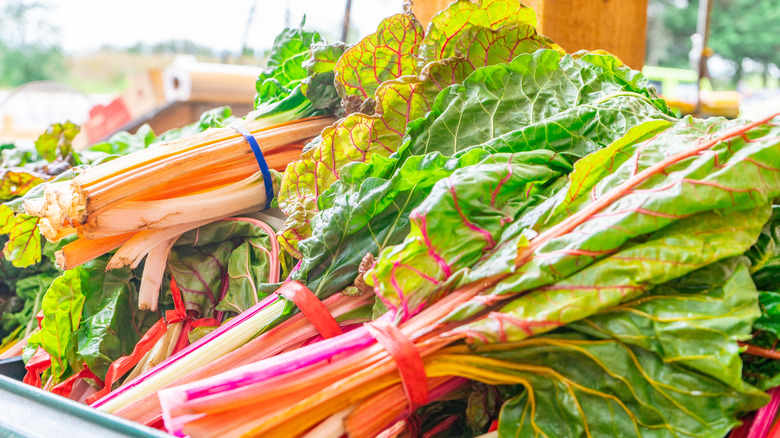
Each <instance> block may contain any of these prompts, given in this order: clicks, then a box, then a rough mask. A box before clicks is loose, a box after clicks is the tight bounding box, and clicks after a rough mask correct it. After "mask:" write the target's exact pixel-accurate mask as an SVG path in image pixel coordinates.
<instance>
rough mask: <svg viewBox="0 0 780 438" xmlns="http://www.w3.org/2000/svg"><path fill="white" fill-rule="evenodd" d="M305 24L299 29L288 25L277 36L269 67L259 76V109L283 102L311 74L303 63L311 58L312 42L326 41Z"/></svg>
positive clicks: (257, 85) (257, 101)
mask: <svg viewBox="0 0 780 438" xmlns="http://www.w3.org/2000/svg"><path fill="white" fill-rule="evenodd" d="M303 24H304V23H303V22H302V23H301V26H300V27H299V28H298V29H291V28H285V29H284V30H283V31H282V32H281V33H280V34H279V35H277V36H276V39H274V45H273V47H272V49H271V54H270V56H269V57H268V67H267V68H266V69H265V71H263V73H261V74H260V76H259V77H258V78H257V83H256V88H257V95H256V96H255V109H257V108H258V107H260V105H261V104H268V103H273V102H278V101H281V100H282V99H284V98H285V97H287V96H289V95H290V94H292V91H293V90H294V89H295V87H297V86H298V85H299V84H300V83H301V81H302V80H304V79H305V78H306V77H307V76H308V72H307V71H306V69H305V68H304V67H303V63H304V61H306V60H307V59H308V57H309V48H310V47H311V45H312V44H313V43H316V42H319V41H322V37H320V35H319V34H318V33H317V32H306V31H304V30H303Z"/></svg>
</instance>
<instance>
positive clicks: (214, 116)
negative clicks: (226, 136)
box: [136, 106, 235, 143]
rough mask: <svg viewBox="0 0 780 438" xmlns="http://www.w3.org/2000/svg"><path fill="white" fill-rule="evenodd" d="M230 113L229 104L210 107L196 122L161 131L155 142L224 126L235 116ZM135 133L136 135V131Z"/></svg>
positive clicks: (188, 135)
mask: <svg viewBox="0 0 780 438" xmlns="http://www.w3.org/2000/svg"><path fill="white" fill-rule="evenodd" d="M232 114H233V111H232V110H231V109H230V107H229V106H220V107H217V108H214V109H210V110H208V111H205V112H204V113H203V114H201V115H200V118H198V121H197V122H195V123H190V124H189V125H186V126H184V127H181V128H178V129H171V130H169V131H166V132H164V133H162V134H161V135H160V136H159V137H158V138H157V139H156V140H155V143H161V142H165V141H169V140H175V139H177V138H184V137H191V136H193V135H195V134H198V133H200V132H203V131H205V130H207V129H209V128H224V127H225V126H227V125H228V124H230V123H231V122H232V121H233V120H235V117H233V116H232ZM136 135H138V133H136Z"/></svg>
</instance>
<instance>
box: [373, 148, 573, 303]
mask: <svg viewBox="0 0 780 438" xmlns="http://www.w3.org/2000/svg"><path fill="white" fill-rule="evenodd" d="M570 170H571V165H570V164H569V163H568V162H567V161H566V160H565V159H564V158H563V157H562V156H560V155H556V154H555V153H554V152H552V151H549V150H539V151H533V152H520V153H517V154H511V155H510V154H496V155H491V156H488V157H487V158H486V159H484V160H483V161H482V162H480V163H479V164H477V165H474V166H469V167H466V168H462V169H458V170H456V171H455V172H453V174H452V175H450V176H449V177H447V178H444V179H442V180H439V181H438V182H437V183H436V184H435V185H434V187H433V189H432V191H431V193H430V194H429V195H428V196H427V198H426V199H425V200H424V201H423V202H422V203H421V204H420V205H419V206H418V207H417V208H415V209H414V210H413V211H412V213H411V215H410V217H409V218H410V221H411V231H410V232H409V235H408V236H407V237H406V239H405V240H404V242H403V243H402V244H400V245H397V246H394V247H390V248H387V249H386V250H384V251H383V252H381V253H380V254H379V257H378V259H377V262H376V263H375V264H374V266H373V268H372V269H371V271H370V273H369V275H368V278H367V283H368V284H369V285H372V286H374V287H375V288H376V289H377V290H380V291H381V292H382V293H381V295H380V297H381V298H382V299H383V300H384V301H385V303H388V305H389V308H390V309H391V310H394V311H396V310H398V312H397V314H398V315H400V316H402V317H405V316H409V315H411V314H414V313H417V312H416V311H415V310H414V309H415V308H416V307H418V306H420V305H423V304H425V303H422V302H417V301H414V302H410V301H409V300H408V299H406V298H405V295H407V293H406V292H405V291H414V294H413V295H414V296H415V297H426V296H428V295H429V294H430V293H431V292H433V290H435V289H437V288H438V286H439V285H440V283H442V282H444V281H446V280H448V279H449V277H450V276H451V275H452V274H453V273H455V272H457V271H458V270H460V269H461V268H463V267H468V266H471V265H472V264H474V263H476V262H477V261H479V259H480V258H481V257H482V254H483V253H484V252H485V251H488V250H490V249H492V247H493V245H494V244H495V242H496V240H497V239H498V237H499V235H500V233H501V231H502V229H503V228H504V226H505V225H506V224H507V223H511V222H515V221H516V220H518V218H519V217H520V216H521V215H522V214H523V212H525V211H527V210H528V209H529V208H530V207H532V206H534V205H537V204H539V203H540V202H541V201H544V200H545V199H547V195H548V194H549V193H548V192H549V191H550V188H551V186H552V187H553V188H554V187H556V186H555V182H556V181H557V179H558V177H559V176H561V175H566V174H567V173H568V172H569V171H570ZM438 230H447V232H446V233H441V232H437V231H438ZM399 303H401V305H402V307H403V309H398V308H397V307H396V306H397V305H398V304H399ZM408 306H411V307H412V309H409V307H408ZM410 310H411V313H410Z"/></svg>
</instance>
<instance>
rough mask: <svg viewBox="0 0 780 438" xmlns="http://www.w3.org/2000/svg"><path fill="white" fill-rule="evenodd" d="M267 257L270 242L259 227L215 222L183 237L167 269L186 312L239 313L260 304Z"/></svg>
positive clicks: (207, 314)
mask: <svg viewBox="0 0 780 438" xmlns="http://www.w3.org/2000/svg"><path fill="white" fill-rule="evenodd" d="M270 254H271V253H270V238H269V237H268V235H267V234H266V233H265V231H263V230H262V229H261V228H259V227H256V226H254V225H252V224H250V223H247V222H215V223H212V224H209V225H206V226H204V227H201V228H199V229H197V230H193V231H190V232H188V233H185V234H184V235H182V237H180V238H179V239H178V240H177V241H176V244H175V245H174V247H173V249H172V251H171V257H170V259H169V261H168V267H167V270H168V272H169V273H170V275H171V276H172V277H173V279H175V280H176V284H177V285H178V287H179V290H181V293H182V298H183V299H184V305H185V307H186V308H187V310H192V311H195V312H196V314H197V315H200V316H204V317H206V316H213V312H214V311H215V310H217V311H230V312H236V313H240V312H242V311H244V310H246V309H248V308H249V307H251V306H253V305H254V304H256V303H257V302H258V300H259V298H258V288H257V285H259V284H263V283H267V282H268V279H269V269H270ZM164 289H165V290H168V288H167V287H166V288H164Z"/></svg>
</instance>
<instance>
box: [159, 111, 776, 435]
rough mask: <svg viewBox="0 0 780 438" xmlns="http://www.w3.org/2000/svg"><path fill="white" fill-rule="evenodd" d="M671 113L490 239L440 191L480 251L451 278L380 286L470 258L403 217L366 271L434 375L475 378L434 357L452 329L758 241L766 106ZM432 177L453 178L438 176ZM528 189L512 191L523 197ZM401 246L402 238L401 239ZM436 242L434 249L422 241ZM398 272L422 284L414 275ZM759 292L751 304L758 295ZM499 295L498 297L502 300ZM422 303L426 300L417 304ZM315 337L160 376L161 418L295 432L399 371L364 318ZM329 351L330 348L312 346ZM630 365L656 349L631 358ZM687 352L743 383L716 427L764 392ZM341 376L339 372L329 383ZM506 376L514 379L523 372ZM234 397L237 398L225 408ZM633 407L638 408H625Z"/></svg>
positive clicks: (567, 320) (509, 336)
mask: <svg viewBox="0 0 780 438" xmlns="http://www.w3.org/2000/svg"><path fill="white" fill-rule="evenodd" d="M670 125H671V124H669V123H659V122H651V123H647V124H644V125H640V126H639V127H637V128H634V129H633V130H632V131H630V132H629V133H628V134H627V135H626V136H625V137H623V138H622V139H621V140H619V141H617V142H615V143H613V144H612V145H610V147H608V148H606V149H604V150H602V151H598V152H596V153H594V154H591V155H589V156H587V157H585V158H584V159H582V160H580V161H579V162H578V163H577V164H576V165H575V170H574V172H573V173H572V175H571V178H570V182H569V184H568V185H566V186H565V187H563V188H562V189H561V190H559V191H558V192H557V193H556V194H555V195H554V196H552V197H551V198H550V199H549V200H548V201H547V202H543V203H541V204H539V205H537V206H536V207H534V208H531V209H530V210H528V211H526V212H524V213H523V214H521V215H520V216H519V217H518V218H516V219H514V220H513V222H511V223H508V224H505V226H504V227H503V228H502V229H500V232H499V233H497V234H495V236H498V237H493V236H494V234H492V233H489V234H490V235H491V239H494V242H493V244H492V245H491V244H490V243H489V240H488V239H487V235H486V233H484V232H483V231H485V230H486V228H484V227H478V228H479V229H477V228H476V227H475V225H476V224H479V223H480V222H479V221H480V219H481V218H482V215H481V214H480V213H479V212H476V211H475V212H470V211H468V210H464V209H462V208H457V207H456V203H454V202H452V201H451V200H450V202H442V203H441V204H440V205H441V208H442V209H443V210H442V212H443V211H445V210H448V209H449V211H451V217H453V218H457V219H458V220H457V221H455V222H453V223H459V224H460V226H459V227H458V228H456V229H459V230H463V231H464V234H457V235H458V236H460V237H461V239H462V241H460V240H459V241H458V242H459V245H462V247H463V248H467V247H469V246H470V245H477V247H481V248H483V249H482V250H480V251H478V252H482V254H481V256H480V257H479V258H476V257H475V258H474V260H475V261H471V262H469V263H471V264H470V266H468V263H466V264H467V267H464V268H461V269H459V270H458V271H457V272H453V273H452V275H450V276H449V279H448V280H447V281H445V282H441V283H439V284H437V285H436V287H432V288H430V287H429V288H422V289H421V291H422V292H421V293H420V294H419V295H417V294H415V293H414V292H413V291H412V290H408V291H407V290H402V292H406V293H402V294H399V293H398V289H397V288H395V287H388V286H383V285H384V284H392V283H393V282H392V281H390V280H388V282H387V283H382V282H381V279H382V278H388V279H390V278H392V275H395V276H396V278H395V280H396V283H398V284H399V285H401V284H404V283H403V282H402V281H401V280H402V279H401V278H400V277H401V276H402V275H403V276H409V277H412V276H413V275H412V274H414V276H416V277H418V278H419V277H420V276H421V275H420V274H421V273H422V274H425V276H427V277H429V278H431V279H436V280H438V278H437V277H436V276H435V275H434V274H435V273H436V272H438V271H439V270H441V266H442V262H444V263H446V264H447V266H454V267H456V268H457V267H458V266H460V265H458V263H460V260H465V259H461V258H459V257H460V256H459V254H461V253H463V251H460V252H458V251H452V252H447V251H445V250H444V249H443V248H439V247H433V246H428V245H426V243H427V240H426V238H425V236H424V234H423V233H421V232H413V233H412V235H411V236H410V238H409V239H407V240H406V241H405V242H404V243H402V244H401V245H399V246H398V247H396V248H391V249H388V250H387V251H385V252H384V253H382V254H380V256H379V258H378V260H377V262H376V265H375V266H376V267H375V269H374V270H372V271H369V272H368V273H367V275H366V277H367V278H369V279H371V278H374V277H376V279H377V283H376V285H377V286H378V287H377V288H376V290H377V293H378V294H381V295H382V297H383V301H385V302H386V303H388V304H389V305H391V306H392V308H394V309H398V311H399V313H401V312H405V311H406V309H409V312H410V315H408V316H407V318H403V317H399V318H398V319H401V320H403V319H406V321H405V322H402V323H401V324H400V327H401V329H402V330H403V331H404V332H405V333H406V334H407V335H409V336H411V337H412V338H413V339H415V342H416V343H417V345H418V348H419V349H420V352H421V354H422V355H423V356H424V357H430V358H429V359H426V363H427V364H429V365H428V368H427V370H428V376H429V377H440V376H446V375H462V376H464V377H469V378H477V377H476V372H475V373H471V372H467V371H465V370H466V368H468V366H467V365H463V367H465V368H462V369H463V370H464V371H463V372H458V371H457V368H458V365H457V364H458V363H461V362H459V361H460V359H454V360H452V361H450V362H448V365H447V366H444V367H440V368H436V366H434V365H435V364H436V363H440V362H435V361H436V359H435V357H436V356H435V354H434V353H435V352H436V351H437V350H440V349H441V348H442V347H443V346H445V345H446V344H448V343H452V342H454V341H457V340H458V339H467V340H468V341H470V342H472V343H477V344H482V343H495V344H497V345H499V346H500V345H503V344H504V343H507V342H521V341H522V340H524V339H526V338H528V337H531V336H537V335H541V334H543V333H545V332H549V331H551V330H552V329H555V328H558V327H561V326H565V325H568V324H571V323H573V322H575V321H579V320H582V319H585V318H588V317H589V316H591V315H593V314H594V313H597V312H599V311H606V310H607V309H610V308H613V307H614V306H618V305H620V303H622V302H627V301H628V302H630V301H631V300H636V299H638V297H641V296H642V295H643V294H646V293H648V291H650V290H651V289H652V286H653V285H655V284H659V283H666V282H669V281H672V280H674V279H675V278H680V277H682V276H684V275H686V274H688V273H691V272H693V271H695V270H696V269H701V268H704V267H706V266H708V265H711V264H712V263H715V262H717V261H719V260H723V259H725V258H728V257H733V256H738V255H741V254H743V253H744V252H745V251H746V250H748V249H749V248H750V247H751V246H752V245H753V243H754V242H755V240H756V238H757V236H758V235H759V233H760V232H761V228H762V227H763V224H764V223H765V222H766V221H767V220H768V218H769V212H770V208H769V205H770V200H771V199H773V198H774V197H776V196H778V194H780V128H778V126H777V119H774V118H773V117H767V118H765V119H763V120H759V121H757V122H754V123H745V122H740V121H736V122H729V121H724V120H718V119H712V120H706V121H699V120H694V119H685V120H682V121H680V122H679V123H678V124H676V125H673V126H670ZM476 168H478V166H476V167H475V169H476ZM467 171H468V168H466V169H464V170H463V172H467ZM441 186H442V187H447V185H446V184H445V182H442V184H441ZM453 186H454V187H456V185H453ZM437 187H438V186H437ZM483 189H484V187H480V193H485V191H484V190H483ZM451 193H452V192H451ZM455 193H458V192H457V190H455ZM499 197H500V195H499ZM431 199H434V198H431ZM522 199H524V198H523V197H518V198H517V201H520V200H522ZM457 205H460V204H457ZM428 214H429V215H430V214H432V212H429V213H428ZM442 214H443V213H442ZM431 217H433V216H431ZM492 217H493V216H491V215H485V218H487V219H485V220H486V221H488V222H490V221H491V220H496V219H491V218H492ZM498 222H500V220H499V221H498ZM417 223H418V224H423V223H424V222H422V221H417ZM480 230H482V231H480ZM453 231H454V230H448V231H447V233H451V232H453ZM431 242H432V241H431ZM405 248H409V249H408V251H407V252H404V249H405ZM415 248H416V249H415ZM431 250H433V252H435V254H436V255H437V257H432V253H431ZM391 255H398V256H397V257H396V258H392V257H390V256H391ZM414 257H418V258H419V257H423V258H428V259H429V260H430V262H428V263H427V264H424V265H421V269H423V270H424V269H428V270H429V271H430V272H428V273H426V271H419V272H413V271H412V270H406V271H399V270H398V269H397V268H396V270H395V271H394V270H393V269H392V267H393V266H401V265H403V264H405V263H406V261H407V258H408V259H410V260H411V259H413V258H414ZM382 266H388V267H389V269H382V268H381V267H382ZM739 272H741V271H737V272H736V273H735V274H734V275H735V279H734V281H736V280H737V279H739V278H741V277H739V275H742V274H739ZM380 273H381V275H380ZM374 274H376V275H374ZM738 274H739V275H738ZM408 281H410V283H409V284H413V285H415V286H417V285H419V284H420V281H422V280H413V279H409V280H408ZM415 281H416V282H415ZM432 283H433V282H432ZM730 290H731V289H730ZM447 291H451V292H449V293H448V292H447ZM441 297H444V298H441ZM754 298H755V297H754ZM754 298H751V299H748V301H746V303H747V304H745V305H746V306H748V307H749V306H751V305H752V306H753V309H754V310H755V299H754ZM437 300H438V301H437ZM750 300H753V301H750ZM502 302H508V304H505V305H503V306H502ZM751 302H752V303H753V304H750V303H751ZM429 303H433V304H429ZM732 304H733V303H732ZM420 305H423V306H426V305H427V306H428V307H425V309H424V310H422V311H421V312H420V313H418V314H416V315H414V314H413V313H414V311H415V310H416V309H418V308H419V307H420ZM729 305H730V304H729ZM729 305H726V307H728V306H729ZM756 316H757V314H756V312H755V311H748V312H747V313H746V314H745V315H744V317H743V318H744V321H746V322H744V323H742V325H740V327H741V329H740V330H742V331H740V330H736V331H735V332H734V333H737V335H736V336H737V339H739V337H740V336H745V333H744V329H745V327H747V328H749V326H750V323H751V322H752V320H753V319H755V317H756ZM398 319H397V320H398ZM469 321H473V322H469ZM740 333H742V334H740ZM627 338H629V337H627ZM725 340H726V341H728V342H727V344H728V345H731V347H728V348H727V350H728V349H730V350H729V351H730V353H729V354H730V356H729V357H731V359H728V360H730V361H732V362H733V360H734V358H735V357H736V356H735V355H736V353H737V351H738V350H737V348H736V342H734V341H735V339H734V338H733V337H731V338H729V337H727V338H725ZM575 341H576V339H575V340H573V341H572V342H575ZM528 342H532V341H528ZM572 345H575V344H572ZM313 347H314V348H311V349H309V348H304V349H302V351H300V352H293V353H289V354H285V355H281V356H277V357H276V358H273V359H271V360H270V361H261V362H259V363H257V364H252V365H248V366H246V367H243V368H240V369H237V370H235V371H234V372H231V373H228V374H226V375H223V376H217V377H214V378H211V379H209V380H204V381H202V382H196V383H194V384H190V385H187V386H185V387H179V388H171V389H168V390H166V391H164V392H162V393H161V399H163V401H164V403H163V407H164V412H166V413H167V414H166V415H168V416H169V421H170V422H171V424H173V422H174V421H175V418H176V417H177V416H180V415H185V414H186V415H191V414H193V413H197V414H198V415H199V416H201V417H200V418H198V419H197V420H195V421H191V427H190V426H189V423H188V422H187V420H186V418H184V417H182V422H179V423H177V426H181V425H182V424H183V426H184V427H183V429H182V431H183V432H184V433H188V434H192V433H194V435H193V436H201V435H207V434H208V433H209V431H211V432H213V431H214V430H216V429H212V428H214V427H217V424H219V427H218V429H219V431H220V432H221V433H224V434H225V435H224V436H231V435H232V434H234V433H241V434H249V435H254V436H292V435H296V434H299V433H302V432H303V431H305V430H306V429H308V428H309V427H312V426H314V425H316V424H317V423H318V422H320V421H322V420H324V419H325V418H328V417H329V416H330V415H333V414H335V413H337V412H339V411H340V410H342V409H345V408H348V407H350V406H351V405H352V404H354V403H355V402H356V401H358V400H362V399H365V398H366V397H369V396H370V395H372V394H374V393H376V392H377V391H379V390H381V389H382V388H385V387H387V386H388V385H393V384H396V383H397V382H398V376H397V374H396V373H395V371H394V369H395V368H394V363H393V362H392V360H390V359H389V357H388V355H387V353H385V352H383V350H382V349H381V348H379V347H377V346H376V345H374V344H373V342H372V340H371V339H370V337H368V336H366V334H365V331H355V332H352V333H349V334H347V335H344V336H340V337H338V338H334V339H331V340H326V341H323V342H322V343H319V344H317V345H316V346H313ZM330 348H334V351H337V352H339V353H349V354H341V355H340V356H339V357H338V358H334V355H335V354H337V353H333V352H331V351H329V349H330ZM458 348H461V347H458ZM485 348H489V347H485ZM496 348H500V347H496ZM571 348H574V347H571ZM621 348H623V347H621ZM686 348H687V347H686ZM459 351H467V350H459ZM630 351H631V350H630V348H629V350H627V353H626V354H631V353H630ZM651 351H652V349H651ZM633 354H636V353H633ZM653 354H658V353H656V352H655V351H653ZM653 357H655V356H653ZM304 358H308V359H305V360H302V359H304ZM326 359H330V362H322V361H324V360H326ZM493 360H494V359H489V360H485V359H475V361H476V362H475V363H474V369H475V370H476V369H481V370H483V369H493V368H495V367H503V366H504V364H498V363H494V362H492V361H493ZM643 360H644V359H643ZM647 360H650V361H654V360H655V361H657V360H658V359H657V358H655V359H653V358H649V359H647ZM724 360H726V359H724ZM626 362H630V361H626ZM477 363H479V364H481V365H476V364H477ZM621 363H623V362H621ZM639 366H640V367H642V368H645V367H651V366H653V365H651V363H650V362H648V363H644V362H641V363H640V365H639ZM686 366H691V367H693V368H694V369H697V370H704V371H705V372H706V373H707V374H708V375H711V376H713V378H715V379H717V380H719V381H720V382H721V384H722V385H727V386H729V387H731V388H734V389H733V390H734V391H738V393H734V395H733V397H736V398H734V399H733V400H735V401H734V402H733V404H732V406H733V408H729V409H728V412H727V415H726V416H725V417H723V418H724V419H723V421H721V422H716V423H717V424H718V426H717V427H719V428H725V430H728V428H729V427H731V426H733V424H735V423H734V421H735V420H734V416H735V415H737V414H738V413H739V412H743V411H746V410H750V409H754V408H755V407H757V406H759V405H760V404H761V403H764V402H765V401H766V400H765V398H763V397H761V396H760V394H758V393H755V392H751V391H754V390H751V389H750V388H749V387H746V386H743V385H742V384H741V383H739V382H741V380H739V379H737V380H739V381H737V380H735V378H734V376H735V373H734V372H733V369H732V371H729V372H724V371H722V368H720V365H717V366H715V365H712V366H710V365H707V361H700V360H698V359H697V358H695V357H691V358H690V360H688V361H687V362H686ZM708 366H709V368H708ZM491 367H493V368H491ZM719 368H720V369H721V371H718V369H719ZM480 372H482V371H480ZM504 372H505V371H501V373H504ZM639 373H640V374H641V371H639ZM736 375H737V376H738V373H737V374H736ZM325 376H329V377H328V378H326V377H325ZM337 376H338V377H339V378H340V379H341V380H340V381H339V382H337V383H335V384H330V382H332V380H333V378H334V377H337ZM496 379H497V381H499V380H498V378H496ZM296 381H307V382H318V381H322V382H327V383H329V384H330V386H327V387H325V388H324V389H322V388H321V387H317V388H314V389H313V390H312V391H309V389H311V388H307V389H306V390H302V389H301V388H299V387H297V386H296V385H295V384H294V382H296ZM501 382H502V383H507V382H504V381H501ZM513 382H514V383H521V382H519V381H517V379H516V380H515V381H513ZM487 383H491V382H487ZM672 386H674V385H672ZM242 387H243V388H245V389H242ZM250 388H251V390H250ZM270 388H273V394H274V396H273V397H274V399H275V400H285V401H286V402H285V404H283V405H282V404H279V405H276V404H275V405H274V406H273V409H271V410H269V408H268V404H269V401H270V399H268V398H267V397H269V395H268V394H267V393H266V392H267V391H269V389H270ZM315 391H319V392H317V393H316V394H314V393H313V392H315ZM745 394H748V395H745ZM749 394H752V395H749ZM724 397H732V396H731V395H730V396H725V395H724ZM743 397H748V399H745V398H743ZM724 400H725V398H724ZM745 400H748V401H745ZM750 400H752V401H750ZM729 403H732V402H729ZM264 405H265V406H266V407H265V408H263V407H262V406H264ZM679 405H680V406H684V405H685V402H679ZM228 406H229V407H230V408H229V409H233V411H232V412H234V413H233V414H229V413H224V414H221V412H227V409H228V408H227V407H228ZM250 407H251V408H250ZM237 408H242V409H239V410H238V411H243V409H250V410H254V409H261V411H258V412H262V413H258V417H257V418H255V419H254V420H251V421H249V422H245V420H247V419H246V418H239V417H240V414H238V413H236V412H238V411H236V409H237ZM541 411H544V410H539V412H541ZM628 411H629V412H633V411H632V410H631V408H628ZM253 412H254V411H253ZM721 416H722V413H721ZM293 417H295V421H292V418H293ZM210 418H211V419H210ZM231 418H233V419H234V420H241V421H242V422H241V423H240V426H239V424H234V425H233V426H230V425H227V424H225V421H227V420H230V419H231ZM681 421H682V420H681ZM713 421H715V420H713ZM713 424H715V423H713Z"/></svg>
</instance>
